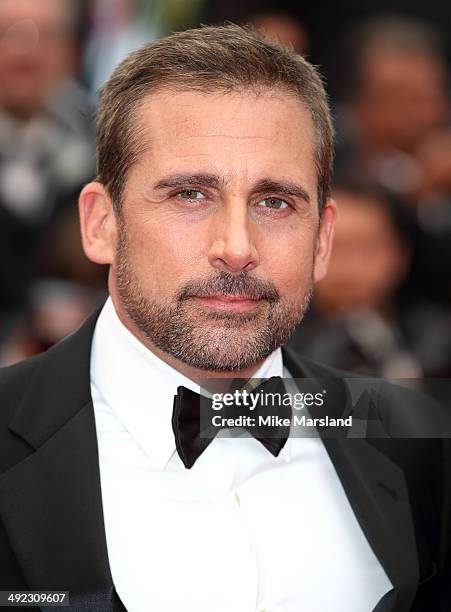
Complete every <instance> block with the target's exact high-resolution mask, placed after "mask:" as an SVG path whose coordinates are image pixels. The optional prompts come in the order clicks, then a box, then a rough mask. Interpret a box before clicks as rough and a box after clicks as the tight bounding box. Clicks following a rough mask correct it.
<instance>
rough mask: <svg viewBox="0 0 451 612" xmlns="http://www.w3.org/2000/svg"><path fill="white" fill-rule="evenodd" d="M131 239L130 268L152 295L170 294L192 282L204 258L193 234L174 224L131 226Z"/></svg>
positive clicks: (129, 239) (129, 246)
mask: <svg viewBox="0 0 451 612" xmlns="http://www.w3.org/2000/svg"><path fill="white" fill-rule="evenodd" d="M130 225H131V224H130ZM127 236H128V253H129V262H130V265H131V266H132V267H133V271H134V274H135V276H136V277H138V279H139V280H140V283H141V285H142V287H143V288H145V289H147V290H148V291H149V292H153V293H162V294H163V293H164V294H170V293H173V292H174V291H175V290H177V289H178V288H179V287H180V285H182V284H183V283H184V282H186V280H188V279H190V278H192V276H193V271H194V270H195V265H196V263H197V262H198V261H199V259H200V257H201V254H202V241H201V240H200V239H199V237H198V236H195V235H194V234H193V232H188V231H186V228H178V227H177V225H176V224H174V223H172V224H163V223H149V222H143V223H142V224H136V225H131V226H130V227H129V226H128V227H127Z"/></svg>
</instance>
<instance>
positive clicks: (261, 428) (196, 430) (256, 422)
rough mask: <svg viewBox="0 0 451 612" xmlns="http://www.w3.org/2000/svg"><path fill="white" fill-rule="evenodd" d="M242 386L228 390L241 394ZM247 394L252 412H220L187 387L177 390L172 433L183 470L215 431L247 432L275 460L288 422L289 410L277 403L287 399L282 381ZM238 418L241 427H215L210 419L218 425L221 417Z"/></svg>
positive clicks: (232, 409) (236, 409) (237, 409)
mask: <svg viewBox="0 0 451 612" xmlns="http://www.w3.org/2000/svg"><path fill="white" fill-rule="evenodd" d="M237 383H238V384H237ZM245 383H246V381H245V380H242V381H238V380H237V379H235V380H234V382H233V383H232V386H231V389H232V388H233V387H235V391H236V392H238V393H240V394H242V393H243V390H242V389H241V391H238V389H239V388H240V387H242V386H243V385H244V384H245ZM229 393H230V390H229ZM247 393H248V396H247V397H248V400H249V401H252V404H251V405H253V406H254V407H253V409H252V410H250V409H249V408H248V407H246V406H244V407H243V406H242V405H240V406H239V407H237V405H231V406H230V405H229V406H226V405H225V406H224V407H223V409H221V411H220V412H219V411H217V410H214V409H213V400H212V399H210V398H207V397H203V396H200V395H199V394H198V393H195V392H194V391H191V390H190V389H187V388H186V387H178V389H177V395H176V396H174V409H173V413H172V429H173V431H174V436H175V446H176V448H177V452H178V454H179V456H180V459H181V460H182V461H183V464H184V465H185V467H186V468H188V469H189V468H191V467H192V466H193V465H194V463H195V461H196V460H197V459H198V457H199V456H200V455H201V454H202V453H203V452H204V450H205V449H206V448H207V446H208V445H209V444H210V442H211V441H212V440H213V439H214V437H215V436H216V434H217V433H218V431H219V430H220V429H224V428H225V427H237V426H238V427H242V428H244V429H246V430H247V431H248V432H249V433H250V434H251V435H252V436H254V438H256V439H257V440H258V441H259V442H261V443H262V444H263V446H264V447H265V448H266V449H267V450H268V451H269V452H270V453H272V454H273V455H274V456H275V457H277V456H278V454H279V453H280V451H281V450H282V448H283V446H284V444H285V442H286V440H287V438H288V435H289V432H290V425H289V423H290V420H291V406H290V405H289V404H287V403H286V402H280V401H278V398H284V397H285V398H286V396H287V394H286V391H285V387H284V385H283V381H282V379H281V378H280V377H279V376H273V377H272V378H270V379H268V380H266V381H265V382H263V383H261V384H260V385H258V387H256V388H255V389H253V390H252V391H248V392H247ZM241 397H242V396H241ZM251 398H253V399H252V400H251ZM274 398H276V399H274ZM240 415H242V416H243V417H244V421H243V422H242V424H240V425H230V424H229V425H223V424H214V421H215V419H213V417H217V419H216V421H219V420H220V418H221V417H224V418H232V419H235V418H236V417H238V416H240ZM246 417H247V420H246ZM201 433H202V435H201Z"/></svg>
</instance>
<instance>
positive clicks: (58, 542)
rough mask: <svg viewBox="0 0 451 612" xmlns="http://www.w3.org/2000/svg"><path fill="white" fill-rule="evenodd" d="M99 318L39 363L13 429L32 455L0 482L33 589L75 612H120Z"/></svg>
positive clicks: (0, 496)
mask: <svg viewBox="0 0 451 612" xmlns="http://www.w3.org/2000/svg"><path fill="white" fill-rule="evenodd" d="M97 316H98V312H96V313H95V314H94V315H93V316H92V317H91V318H90V319H88V321H87V322H86V323H85V324H84V326H83V327H82V328H81V329H80V330H79V331H78V332H76V333H75V334H73V335H72V336H70V337H69V338H67V339H66V340H64V341H62V342H61V343H59V344H58V345H56V346H55V347H53V348H52V349H50V350H49V351H48V352H47V353H46V354H44V355H42V356H41V357H39V358H38V360H37V365H36V368H35V372H34V375H33V378H32V380H31V382H30V384H29V386H28V388H27V389H26V390H25V392H24V396H23V399H22V401H21V404H20V405H19V408H18V410H17V411H16V413H15V416H14V418H13V420H12V422H11V423H10V430H11V431H12V432H14V433H15V434H16V435H18V436H20V437H21V438H22V439H23V440H25V441H26V442H27V443H28V444H29V445H30V447H31V450H30V455H29V456H28V457H27V458H26V459H24V460H23V461H21V462H20V463H18V464H17V465H15V466H14V467H12V468H11V469H9V470H8V471H7V472H6V473H4V474H3V475H2V476H1V477H0V518H1V520H2V521H3V523H4V525H5V528H6V531H7V533H8V537H9V539H10V542H11V545H12V547H13V549H14V551H15V553H16V556H17V559H18V561H19V563H20V565H21V567H22V570H23V573H24V577H25V580H26V582H27V584H28V586H29V588H30V589H36V590H37V589H45V590H68V591H70V603H71V605H76V606H77V609H84V608H86V609H95V610H99V611H101V612H103V611H105V612H107V611H108V612H110V611H113V610H114V611H115V612H116V611H117V612H119V611H120V610H125V608H124V607H123V605H122V603H121V602H120V600H119V597H118V596H117V594H116V592H115V589H114V585H113V580H112V576H111V571H110V567H109V563H108V555H107V547H106V537H105V530H104V522H103V509H102V499H101V488H100V473H99V461H98V447H97V437H96V429H95V420H94V411H93V405H92V400H91V393H90V374H89V367H90V347H91V341H92V334H93V331H94V326H95V322H96V319H97Z"/></svg>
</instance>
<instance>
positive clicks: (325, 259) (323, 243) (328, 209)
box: [313, 198, 337, 283]
mask: <svg viewBox="0 0 451 612" xmlns="http://www.w3.org/2000/svg"><path fill="white" fill-rule="evenodd" d="M336 218H337V204H336V202H335V200H332V199H331V198H329V199H328V200H327V202H326V204H325V206H324V209H323V213H322V215H321V220H320V224H319V229H318V235H317V238H316V250H315V263H314V266H313V282H314V283H318V282H319V281H320V280H322V279H323V278H324V277H325V276H326V272H327V267H328V265H329V259H330V255H331V252H332V243H333V238H334V230H335V221H336Z"/></svg>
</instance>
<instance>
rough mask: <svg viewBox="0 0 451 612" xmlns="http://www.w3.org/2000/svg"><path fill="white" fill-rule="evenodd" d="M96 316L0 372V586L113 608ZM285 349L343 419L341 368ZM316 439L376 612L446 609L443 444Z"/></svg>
mask: <svg viewBox="0 0 451 612" xmlns="http://www.w3.org/2000/svg"><path fill="white" fill-rule="evenodd" d="M96 318H97V313H96V314H95V315H93V316H92V317H91V318H90V319H88V321H87V322H86V323H85V324H84V325H83V327H82V328H81V329H80V330H79V331H77V332H76V333H75V334H73V335H71V336H69V337H68V338H66V339H65V340H63V341H62V342H60V343H59V344H57V345H56V346H54V347H53V348H51V349H50V350H49V351H47V352H46V353H43V354H42V355H39V356H37V357H34V358H32V359H29V360H27V361H24V362H22V363H20V364H18V365H15V366H12V367H10V368H5V369H3V370H0V590H9V589H15V590H21V589H29V590H68V591H70V601H71V607H70V609H72V610H94V611H95V612H103V611H104V612H112V611H120V610H125V608H124V606H123V604H122V602H121V601H120V599H119V597H118V595H117V593H116V591H115V588H114V584H113V579H112V575H111V571H110V567H109V563H108V556H107V547H106V539H105V530H104V521H103V511H102V499H101V490H100V475H99V464H98V447H97V438H96V430H95V420H94V412H93V404H92V398H91V391H90V371H89V370H90V349H91V341H92V335H93V331H94V326H95V322H96ZM283 350H284V363H285V364H286V365H287V367H288V368H289V370H290V372H291V373H292V375H293V376H294V377H310V378H314V377H318V378H321V379H327V384H328V392H329V394H330V390H331V389H332V390H333V397H334V401H335V403H334V402H332V403H330V402H329V405H328V414H329V416H340V414H342V412H343V408H342V407H343V401H344V396H343V394H344V388H343V387H344V385H343V373H340V372H338V371H336V370H332V369H329V368H326V367H325V366H322V365H319V364H314V363H313V362H310V361H307V360H305V359H302V358H300V357H299V356H298V355H296V353H294V352H292V351H290V350H289V349H283ZM402 393H403V392H402ZM402 393H401V394H402ZM334 411H335V414H334ZM324 444H325V446H326V449H327V451H328V453H329V455H330V457H331V459H332V462H333V464H334V466H335V469H336V471H337V473H338V476H339V478H340V480H341V482H342V485H343V487H344V489H345V491H346V494H347V496H348V499H349V501H350V504H351V506H352V508H353V510H354V512H355V515H356V517H357V519H358V521H359V523H360V525H361V527H362V529H363V532H364V533H365V535H366V537H367V539H368V541H369V543H370V545H371V547H372V548H373V550H374V552H375V554H376V556H377V557H378V559H379V561H380V563H381V564H382V566H383V567H384V569H385V571H386V572H387V574H388V576H389V578H390V580H391V582H392V584H393V585H394V588H393V589H392V590H391V591H390V592H389V593H387V594H386V595H385V596H384V597H383V599H382V600H381V601H380V602H379V604H378V605H377V606H376V608H375V612H376V611H377V612H408V611H412V612H450V611H451V584H450V583H451V565H450V530H451V460H450V456H451V453H450V442H449V440H448V439H403V440H401V439H394V438H374V439H371V440H366V439H349V438H340V439H329V438H324ZM299 554H300V555H302V554H303V553H302V551H299ZM299 579H300V580H302V576H300V577H299ZM324 579H325V580H327V576H325V577H324ZM34 609H38V608H34ZM61 609H62V610H64V609H67V608H61ZM149 609H151V605H150V606H149ZM155 612H158V611H155ZM212 612H214V610H212ZM231 612H233V611H231ZM325 612H326V611H325ZM327 612H333V611H327Z"/></svg>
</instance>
